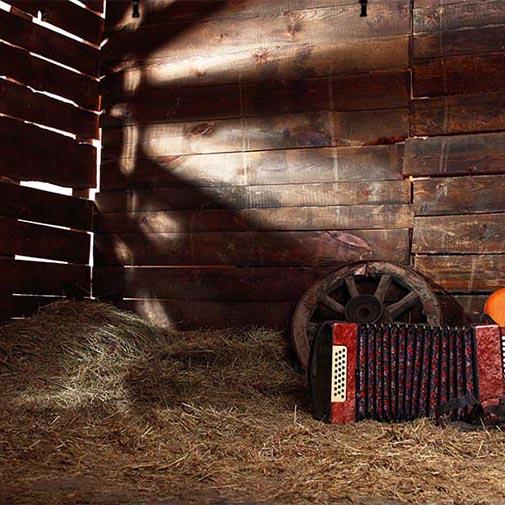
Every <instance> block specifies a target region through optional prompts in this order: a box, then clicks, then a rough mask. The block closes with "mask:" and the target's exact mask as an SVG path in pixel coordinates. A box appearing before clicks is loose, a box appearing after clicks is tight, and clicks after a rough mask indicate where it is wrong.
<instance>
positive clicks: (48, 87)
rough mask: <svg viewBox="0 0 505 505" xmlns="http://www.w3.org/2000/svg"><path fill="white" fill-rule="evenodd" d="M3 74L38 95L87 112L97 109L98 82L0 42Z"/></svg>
mask: <svg viewBox="0 0 505 505" xmlns="http://www.w3.org/2000/svg"><path fill="white" fill-rule="evenodd" d="M0 60H1V61H2V73H3V74H4V75H5V76H6V77H9V78H11V79H14V80H16V81H19V82H21V83H23V84H26V85H28V86H31V87H32V88H35V89H37V90H40V91H49V92H50V93H54V94H55V95H59V96H62V97H64V98H67V99H69V100H72V101H74V102H75V103H77V105H80V106H82V107H85V108H87V109H92V110H97V109H98V94H99V92H98V81H97V80H96V79H93V78H91V77H88V76H86V75H84V74H79V73H77V72H72V71H71V70H67V69H66V68H63V67H60V66H58V65H54V64H53V63H50V62H48V61H46V60H43V59H41V58H37V57H36V56H34V55H31V54H30V53H29V52H28V51H25V50H23V49H19V48H16V47H14V46H9V45H7V44H3V43H1V42H0Z"/></svg>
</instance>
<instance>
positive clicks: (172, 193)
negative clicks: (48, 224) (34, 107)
mask: <svg viewBox="0 0 505 505" xmlns="http://www.w3.org/2000/svg"><path fill="white" fill-rule="evenodd" d="M409 199H410V186H409V182H408V181H374V182H368V181H364V182H358V181H356V182H340V183H317V184H289V185H285V184H275V185H263V186H218V187H203V188H200V189H196V188H184V187H182V188H170V189H160V190H153V191H106V192H101V193H98V194H97V195H96V202H97V206H98V209H99V211H100V212H141V211H144V212H145V211H155V210H196V209H224V208H228V209H246V208H275V207H298V206H299V207H304V206H328V205H366V204H386V203H389V204H391V203H409V201H410V200H409Z"/></svg>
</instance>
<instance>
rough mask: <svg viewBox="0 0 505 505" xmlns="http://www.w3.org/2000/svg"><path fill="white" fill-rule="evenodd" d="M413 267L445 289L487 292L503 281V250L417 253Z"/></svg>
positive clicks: (504, 277) (504, 272)
mask: <svg viewBox="0 0 505 505" xmlns="http://www.w3.org/2000/svg"><path fill="white" fill-rule="evenodd" d="M415 268H416V269H417V270H419V271H420V272H421V273H423V274H424V275H426V276H427V277H428V278H429V279H431V280H432V281H433V282H435V283H436V284H438V286H439V287H441V288H442V289H446V290H448V291H455V292H460V293H472V292H479V291H480V292H482V291H486V292H488V291H494V290H496V289H499V288H501V287H503V286H504V285H505V254H482V255H462V256H460V255H451V256H421V255H418V256H416V257H415Z"/></svg>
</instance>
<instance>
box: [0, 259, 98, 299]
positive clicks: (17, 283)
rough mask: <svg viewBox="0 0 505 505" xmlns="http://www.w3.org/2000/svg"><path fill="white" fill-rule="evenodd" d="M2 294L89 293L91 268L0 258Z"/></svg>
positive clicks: (83, 294)
mask: <svg viewBox="0 0 505 505" xmlns="http://www.w3.org/2000/svg"><path fill="white" fill-rule="evenodd" d="M0 277H1V279H2V282H1V284H0V292H1V293H2V294H4V295H5V294H12V293H14V294H34V295H62V296H63V295H71V296H75V295H81V296H85V295H87V294H89V288H90V269H89V267H86V266H84V265H63V264H60V263H42V262H36V261H15V260H0Z"/></svg>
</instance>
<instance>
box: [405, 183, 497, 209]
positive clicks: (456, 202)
mask: <svg viewBox="0 0 505 505" xmlns="http://www.w3.org/2000/svg"><path fill="white" fill-rule="evenodd" d="M414 210H415V213H416V215H425V216H428V215H437V214H463V213H475V212H493V211H495V212H496V211H500V212H501V211H505V176H504V175H482V176H470V177H447V178H446V177H444V178H441V179H422V180H418V181H414Z"/></svg>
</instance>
